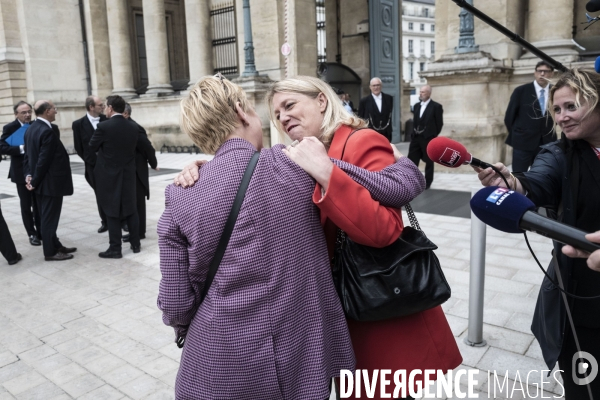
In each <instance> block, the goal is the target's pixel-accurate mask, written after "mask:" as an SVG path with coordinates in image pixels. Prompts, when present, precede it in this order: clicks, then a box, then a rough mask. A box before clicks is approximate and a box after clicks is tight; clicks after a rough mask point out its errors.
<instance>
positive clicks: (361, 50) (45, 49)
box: [0, 0, 600, 160]
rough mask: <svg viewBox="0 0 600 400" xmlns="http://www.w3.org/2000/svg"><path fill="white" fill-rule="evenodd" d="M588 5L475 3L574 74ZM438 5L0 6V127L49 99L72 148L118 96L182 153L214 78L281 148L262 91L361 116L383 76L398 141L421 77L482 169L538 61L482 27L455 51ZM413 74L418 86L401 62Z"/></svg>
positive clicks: (421, 1)
mask: <svg viewBox="0 0 600 400" xmlns="http://www.w3.org/2000/svg"><path fill="white" fill-rule="evenodd" d="M586 2H587V0H496V1H489V2H478V1H475V4H476V6H479V7H481V8H482V9H483V11H484V12H486V13H488V14H489V15H490V16H491V17H492V18H493V19H494V20H496V21H498V22H500V23H501V24H503V25H505V26H507V27H508V28H509V29H511V30H513V31H515V32H516V33H518V34H519V35H521V36H522V37H524V38H525V39H526V40H528V41H530V42H533V43H534V44H536V45H538V46H540V47H541V48H542V49H543V50H544V51H546V52H547V53H549V54H551V55H553V56H556V57H557V58H558V59H559V60H560V61H561V62H563V63H564V64H565V65H566V66H567V67H571V66H575V65H587V66H590V65H593V60H594V59H595V57H596V56H598V55H600V24H594V25H592V26H591V27H590V28H589V29H587V30H584V28H585V27H586V25H582V24H581V22H585V20H586V19H585V3H586ZM432 3H433V1H431V0H430V2H428V1H427V0H405V1H400V0H370V1H368V2H367V1H365V0H54V1H43V0H0V123H1V124H5V123H7V122H9V121H11V120H13V119H14V115H13V112H12V106H13V105H14V104H15V103H16V102H17V101H19V100H23V99H25V100H27V101H29V102H30V103H33V102H34V101H35V100H38V99H43V98H47V99H50V100H53V101H54V102H55V104H56V105H57V107H58V109H59V114H58V115H57V121H56V123H57V124H58V125H59V127H60V129H61V135H62V137H61V139H62V140H63V142H64V143H65V145H66V146H67V147H69V146H72V132H71V123H72V121H73V120H75V119H78V118H80V117H81V115H83V113H84V112H85V109H84V100H85V98H86V97H87V96H88V94H94V95H98V96H101V97H105V96H108V95H110V94H113V93H115V94H120V95H122V96H124V97H127V98H128V101H129V103H130V104H131V105H132V107H133V108H134V112H135V118H136V120H137V121H138V122H139V123H140V124H141V125H143V126H144V127H146V129H147V131H148V135H149V137H150V139H151V140H152V142H153V144H154V146H155V148H157V149H158V148H160V147H161V146H162V145H163V144H167V145H170V146H186V145H189V144H191V141H190V140H189V139H188V138H187V137H186V136H185V135H183V134H182V133H181V130H180V129H179V102H180V100H181V98H182V96H183V95H185V93H186V89H187V87H188V86H189V85H190V83H193V82H195V81H196V80H198V79H199V78H200V77H202V76H204V75H209V74H214V73H216V72H221V73H223V74H224V75H227V76H228V77H229V78H231V79H234V78H235V79H238V82H239V84H240V85H241V86H242V87H244V89H245V90H246V91H247V93H248V94H249V97H250V101H251V102H252V103H253V104H254V105H255V106H256V108H257V112H258V114H259V115H260V116H261V119H262V122H263V134H264V143H265V144H266V145H269V144H274V143H279V142H285V141H286V140H287V139H286V138H285V137H283V136H282V135H280V134H279V133H278V132H275V131H274V130H273V129H272V127H271V125H270V123H269V119H268V110H267V107H266V105H265V103H264V96H265V93H266V90H267V88H268V84H269V82H270V81H273V80H278V79H281V78H283V77H286V76H293V75H299V74H301V75H311V76H320V77H321V78H322V79H325V80H327V81H329V82H331V83H332V84H333V85H336V86H339V87H341V88H342V89H344V90H345V91H346V92H348V93H351V94H352V100H353V101H354V103H355V104H357V103H358V100H359V99H360V97H361V96H364V95H366V94H367V93H369V89H368V84H369V80H370V78H371V77H372V76H379V77H380V78H381V79H382V81H383V84H384V89H383V90H384V91H385V92H386V93H390V94H393V95H394V96H395V99H394V105H397V106H398V108H397V109H395V112H397V116H398V118H396V117H394V121H397V122H395V123H397V124H398V125H397V127H395V129H394V136H393V140H394V142H397V141H398V140H399V137H400V136H399V129H398V128H399V126H400V124H399V122H400V120H402V121H405V120H406V119H408V118H410V116H411V114H410V111H409V106H410V102H409V95H408V92H409V91H410V90H409V89H410V88H407V83H406V82H405V81H406V80H407V81H408V84H409V85H415V86H417V85H418V84H422V83H423V82H421V81H419V82H415V80H420V78H419V76H420V77H421V78H424V79H426V80H427V83H428V84H431V85H432V86H433V95H432V98H434V99H435V100H436V101H439V102H440V103H441V104H443V105H444V129H443V131H442V133H441V134H442V135H444V136H451V137H455V138H457V139H459V140H463V141H464V142H465V144H467V145H473V146H474V147H469V149H472V148H473V149H474V150H476V152H475V151H474V154H476V156H478V157H479V158H482V159H486V160H505V158H507V157H510V154H509V152H508V151H507V149H506V146H505V145H504V138H505V137H506V134H507V133H506V128H505V127H504V124H503V117H504V111H505V110H506V105H507V104H508V100H509V98H510V93H511V92H512V90H513V89H514V87H516V86H517V85H520V84H522V83H524V82H526V81H528V80H530V79H532V78H531V75H532V72H533V66H534V65H535V62H536V61H537V60H536V58H535V57H532V55H531V54H529V53H527V52H524V51H523V50H522V48H521V47H520V46H519V45H518V44H516V43H514V42H512V41H511V40H510V39H509V38H506V37H504V36H503V35H501V34H500V33H498V32H496V31H495V30H494V29H493V28H491V27H489V26H488V25H486V24H485V23H483V22H481V21H479V20H478V19H475V21H474V33H471V36H472V40H473V42H474V43H475V45H473V46H471V47H468V48H466V50H465V47H464V46H463V47H461V48H460V49H459V39H460V41H464V40H466V39H467V38H466V37H463V36H461V28H460V26H461V20H463V21H464V20H466V17H465V16H464V15H463V16H462V17H459V14H460V13H461V9H460V8H459V7H458V6H457V5H456V4H455V3H454V2H453V1H439V2H437V3H436V4H435V9H434V7H433V6H434V5H433V4H432ZM403 7H404V15H403ZM250 21H251V24H250V23H249V22H250ZM410 23H412V24H413V25H412V30H411V29H410V27H409V24H410ZM422 25H423V26H422ZM432 29H433V30H434V31H435V32H432ZM408 32H410V33H411V35H410V36H409V35H408ZM250 33H251V37H250V35H249V34H250ZM413 33H414V35H413ZM432 34H434V35H435V39H432ZM408 40H413V42H412V52H411V49H410V43H409V42H408ZM400 44H401V45H400ZM477 46H478V47H477ZM400 48H402V50H403V51H404V53H405V54H407V57H403V55H402V53H400ZM284 53H285V54H284ZM411 54H412V56H411ZM432 57H434V58H435V60H434V61H432V60H431V58H432ZM405 58H406V59H405ZM410 62H412V63H414V64H413V66H412V69H413V75H412V80H411V79H410V64H405V63H410ZM421 63H424V64H423V67H421ZM421 69H423V70H424V71H421ZM401 74H403V75H401ZM407 77H408V78H407ZM400 93H403V96H401V95H400Z"/></svg>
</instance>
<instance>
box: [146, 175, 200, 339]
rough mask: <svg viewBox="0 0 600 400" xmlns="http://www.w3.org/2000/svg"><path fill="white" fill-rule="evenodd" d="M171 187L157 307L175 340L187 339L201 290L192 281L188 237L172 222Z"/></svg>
mask: <svg viewBox="0 0 600 400" xmlns="http://www.w3.org/2000/svg"><path fill="white" fill-rule="evenodd" d="M171 190H172V187H171V186H167V189H166V190H165V198H166V199H165V211H164V213H163V215H162V216H161V217H160V220H159V221H158V226H157V232H158V244H159V248H160V253H161V254H160V260H161V262H160V270H161V273H162V279H161V281H160V287H159V292H158V302H157V305H158V308H159V309H160V310H161V311H162V312H163V322H164V323H165V324H166V325H169V326H172V327H173V328H174V329H175V339H177V337H178V336H185V335H186V334H187V329H188V327H189V325H190V323H191V322H192V319H193V318H194V315H195V314H196V310H197V308H198V305H199V304H200V291H199V290H202V288H199V289H195V288H194V286H193V285H192V284H191V282H190V279H189V276H190V274H189V266H190V263H189V256H188V250H187V243H186V239H185V236H184V235H183V234H182V233H181V231H180V229H179V227H178V226H177V224H176V223H175V221H174V220H173V213H172V209H171V207H170V202H169V197H170V191H171Z"/></svg>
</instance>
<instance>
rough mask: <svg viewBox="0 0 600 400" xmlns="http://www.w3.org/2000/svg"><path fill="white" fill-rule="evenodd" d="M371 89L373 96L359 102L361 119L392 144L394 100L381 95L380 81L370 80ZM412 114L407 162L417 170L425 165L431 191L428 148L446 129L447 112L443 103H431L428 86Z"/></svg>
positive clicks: (431, 162)
mask: <svg viewBox="0 0 600 400" xmlns="http://www.w3.org/2000/svg"><path fill="white" fill-rule="evenodd" d="M369 88H370V89H371V94H370V95H368V96H365V97H363V98H362V99H360V103H359V106H358V116H359V117H360V118H362V119H364V120H366V121H367V122H368V124H369V128H371V129H373V130H375V131H377V132H378V133H380V134H382V135H383V136H385V137H386V139H388V141H390V142H391V141H392V111H393V109H394V98H393V97H392V96H390V95H389V94H386V93H383V92H382V83H381V79H379V78H373V79H371V81H370V82H369ZM413 113H414V123H413V126H414V129H413V132H411V142H410V147H409V150H408V158H409V159H410V160H411V161H412V162H414V163H415V164H416V165H417V166H418V165H419V162H420V160H423V161H424V162H425V183H426V188H427V189H429V188H430V187H431V183H432V182H433V161H431V160H430V159H429V157H428V156H427V145H428V144H429V142H430V141H431V139H433V138H435V137H437V136H438V135H439V134H440V132H441V131H442V126H443V125H444V119H443V113H444V110H443V108H442V105H441V104H440V103H437V102H435V101H433V100H431V86H429V85H425V86H423V87H422V88H421V89H420V92H419V103H417V104H416V105H415V107H414V109H413Z"/></svg>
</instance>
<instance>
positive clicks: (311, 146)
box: [282, 136, 333, 190]
mask: <svg viewBox="0 0 600 400" xmlns="http://www.w3.org/2000/svg"><path fill="white" fill-rule="evenodd" d="M282 151H283V153H284V154H285V155H286V156H288V157H289V158H290V160H292V161H293V162H295V163H296V164H298V166H299V167H300V168H302V169H303V170H304V171H306V173H307V174H309V175H310V176H312V177H313V178H314V179H315V180H316V181H317V182H319V184H321V186H322V187H323V188H324V189H325V190H327V186H328V184H329V178H330V177H331V173H332V172H333V163H332V162H331V160H330V159H329V156H328V155H327V150H326V149H325V146H324V145H323V143H321V141H320V140H319V139H317V138H316V137H313V136H309V137H305V138H304V139H302V141H301V142H299V143H298V144H296V145H293V146H288V147H287V148H284V149H282Z"/></svg>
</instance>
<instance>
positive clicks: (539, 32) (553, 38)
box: [524, 0, 578, 61]
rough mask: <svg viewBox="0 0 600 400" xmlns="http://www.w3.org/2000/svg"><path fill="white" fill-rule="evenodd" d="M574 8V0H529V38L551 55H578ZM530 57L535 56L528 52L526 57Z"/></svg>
mask: <svg viewBox="0 0 600 400" xmlns="http://www.w3.org/2000/svg"><path fill="white" fill-rule="evenodd" d="M574 8H575V4H574V0H550V1H548V0H529V14H528V16H527V22H528V29H527V30H528V35H527V36H528V37H527V40H528V41H529V42H531V43H532V44H534V45H535V46H537V47H539V48H540V49H541V50H543V51H544V52H546V53H548V54H549V55H552V56H573V57H576V56H577V55H578V53H577V51H576V50H575V45H574V44H573V42H572V39H573V9H574ZM529 57H535V56H533V55H532V54H527V55H526V56H525V57H524V58H529ZM568 58H570V57H568ZM568 61H575V60H574V59H573V60H570V59H569V60H568Z"/></svg>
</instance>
